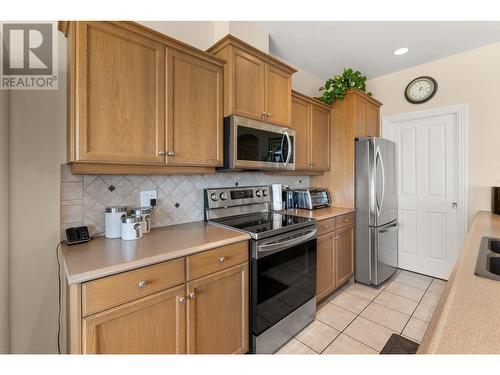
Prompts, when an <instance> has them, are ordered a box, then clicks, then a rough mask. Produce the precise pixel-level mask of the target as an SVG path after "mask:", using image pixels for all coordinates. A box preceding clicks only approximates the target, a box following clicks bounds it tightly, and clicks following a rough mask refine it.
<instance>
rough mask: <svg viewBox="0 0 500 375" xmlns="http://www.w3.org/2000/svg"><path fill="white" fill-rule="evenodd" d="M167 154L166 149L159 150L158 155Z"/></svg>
mask: <svg viewBox="0 0 500 375" xmlns="http://www.w3.org/2000/svg"><path fill="white" fill-rule="evenodd" d="M165 154H166V153H165V151H158V155H160V156H165Z"/></svg>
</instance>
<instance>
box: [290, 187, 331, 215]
mask: <svg viewBox="0 0 500 375" xmlns="http://www.w3.org/2000/svg"><path fill="white" fill-rule="evenodd" d="M293 200H294V204H295V207H296V208H306V209H308V210H314V209H316V208H323V207H329V206H330V204H331V199H330V193H329V192H328V190H327V189H325V188H308V189H296V190H294V191H293Z"/></svg>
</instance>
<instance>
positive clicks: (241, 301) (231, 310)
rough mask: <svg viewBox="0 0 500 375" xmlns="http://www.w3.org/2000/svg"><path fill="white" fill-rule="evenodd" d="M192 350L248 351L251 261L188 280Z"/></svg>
mask: <svg viewBox="0 0 500 375" xmlns="http://www.w3.org/2000/svg"><path fill="white" fill-rule="evenodd" d="M188 298H189V300H188V306H187V309H188V324H187V331H188V333H187V341H188V353H189V354H194V353H200V354H230V353H231V354H238V353H246V352H247V351H248V264H247V263H244V264H240V265H238V266H236V267H233V268H229V269H227V270H225V271H221V272H217V273H215V274H213V275H210V276H206V277H203V278H201V279H197V280H195V281H192V282H189V283H188Z"/></svg>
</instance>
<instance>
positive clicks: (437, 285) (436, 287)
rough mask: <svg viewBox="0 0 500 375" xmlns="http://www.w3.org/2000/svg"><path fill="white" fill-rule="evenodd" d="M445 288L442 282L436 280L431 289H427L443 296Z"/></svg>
mask: <svg viewBox="0 0 500 375" xmlns="http://www.w3.org/2000/svg"><path fill="white" fill-rule="evenodd" d="M445 288H446V284H442V283H441V282H436V280H433V281H432V283H431V286H430V287H429V289H427V291H428V292H431V293H436V294H439V295H441V294H443V292H444V290H445Z"/></svg>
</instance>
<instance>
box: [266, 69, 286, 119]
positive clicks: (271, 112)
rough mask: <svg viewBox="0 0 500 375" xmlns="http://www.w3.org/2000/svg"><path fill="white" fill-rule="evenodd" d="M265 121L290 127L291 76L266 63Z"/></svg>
mask: <svg viewBox="0 0 500 375" xmlns="http://www.w3.org/2000/svg"><path fill="white" fill-rule="evenodd" d="M265 82H266V90H265V93H266V94H265V97H266V106H265V107H266V121H267V122H270V123H273V124H277V125H284V126H290V125H291V123H292V75H291V74H290V73H288V72H285V71H283V70H282V69H279V68H277V67H275V66H274V65H271V64H267V63H266V79H265Z"/></svg>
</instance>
